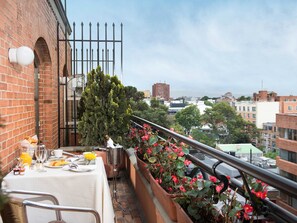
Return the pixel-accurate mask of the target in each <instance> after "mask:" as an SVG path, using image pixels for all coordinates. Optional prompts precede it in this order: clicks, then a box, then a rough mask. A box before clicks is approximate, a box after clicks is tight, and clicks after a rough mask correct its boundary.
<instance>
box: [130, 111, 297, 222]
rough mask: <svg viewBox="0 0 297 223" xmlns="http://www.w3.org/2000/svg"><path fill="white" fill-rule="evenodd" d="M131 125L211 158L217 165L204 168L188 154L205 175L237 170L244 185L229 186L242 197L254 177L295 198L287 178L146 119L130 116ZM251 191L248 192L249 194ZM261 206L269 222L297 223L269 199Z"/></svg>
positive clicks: (296, 192)
mask: <svg viewBox="0 0 297 223" xmlns="http://www.w3.org/2000/svg"><path fill="white" fill-rule="evenodd" d="M131 121H132V122H133V123H134V125H136V126H138V127H140V126H142V124H144V123H145V124H148V125H150V126H151V127H152V128H153V129H154V130H158V131H159V133H160V134H164V135H167V136H169V137H172V138H175V139H177V140H179V141H181V142H184V143H185V144H187V145H189V146H191V148H192V149H193V150H197V151H199V152H202V153H204V154H206V155H209V156H211V157H213V158H216V159H217V160H218V162H216V163H215V164H214V165H213V166H211V167H210V166H209V165H206V164H205V163H204V162H203V161H201V160H200V159H198V158H196V157H195V156H193V155H191V154H188V155H187V158H188V159H189V160H191V161H192V162H193V163H194V164H195V165H197V166H199V168H200V169H202V170H203V171H205V172H206V173H208V174H211V175H215V176H218V178H220V177H219V176H220V175H226V174H224V173H222V172H220V171H218V170H217V169H216V168H217V166H218V165H220V164H221V163H225V164H228V165H230V166H232V167H234V168H236V169H237V170H238V171H239V173H240V175H241V177H242V179H243V183H242V182H241V181H239V180H237V179H236V178H231V183H230V186H231V187H232V188H237V192H238V193H240V194H241V195H242V196H245V194H244V190H243V185H245V186H246V188H249V187H248V185H247V180H246V177H245V174H247V175H250V176H252V177H255V178H257V179H261V181H263V182H265V183H267V184H268V185H269V186H272V187H274V188H276V189H278V190H280V191H282V192H284V193H286V194H288V195H289V196H291V197H294V198H297V183H296V182H294V181H291V180H289V179H286V178H284V177H282V176H280V175H277V174H274V173H272V172H269V171H267V170H265V169H262V168H260V167H257V166H255V165H253V164H251V163H248V162H244V161H242V160H240V159H238V158H236V157H234V156H232V155H229V154H227V153H224V152H222V151H219V150H217V149H214V148H212V147H210V146H207V145H205V144H202V143H200V142H198V141H196V140H193V139H190V138H188V137H186V136H183V135H180V134H178V133H175V132H173V131H171V130H169V129H166V128H164V127H162V126H159V125H157V124H155V123H152V122H150V121H147V120H145V119H142V118H140V117H137V116H133V117H132V120H131ZM249 192H250V191H249ZM264 204H265V205H266V207H265V208H264V207H262V210H265V215H266V216H267V217H269V218H271V219H274V220H275V221H276V222H292V223H293V222H294V223H295V222H297V216H296V215H294V214H292V213H291V212H289V211H288V210H286V209H284V208H283V207H281V206H279V205H277V204H275V203H273V202H272V201H270V200H269V199H267V198H266V199H265V200H264Z"/></svg>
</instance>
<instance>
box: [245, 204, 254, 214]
mask: <svg viewBox="0 0 297 223" xmlns="http://www.w3.org/2000/svg"><path fill="white" fill-rule="evenodd" d="M243 210H244V212H245V213H251V212H253V210H254V209H253V207H252V206H251V205H250V204H245V205H244V206H243Z"/></svg>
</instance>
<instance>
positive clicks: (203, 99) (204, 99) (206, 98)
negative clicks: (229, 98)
mask: <svg viewBox="0 0 297 223" xmlns="http://www.w3.org/2000/svg"><path fill="white" fill-rule="evenodd" d="M208 99H210V98H209V97H208V96H203V97H202V98H201V99H200V100H201V101H207V100H208Z"/></svg>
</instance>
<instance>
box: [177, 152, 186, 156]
mask: <svg viewBox="0 0 297 223" xmlns="http://www.w3.org/2000/svg"><path fill="white" fill-rule="evenodd" d="M177 155H178V156H179V157H181V156H184V155H185V154H184V152H179V153H178V154H177Z"/></svg>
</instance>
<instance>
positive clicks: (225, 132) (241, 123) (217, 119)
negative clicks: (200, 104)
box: [202, 102, 259, 143]
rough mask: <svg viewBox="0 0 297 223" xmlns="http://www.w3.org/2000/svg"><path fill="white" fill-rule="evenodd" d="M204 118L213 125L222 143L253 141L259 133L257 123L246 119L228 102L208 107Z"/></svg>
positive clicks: (204, 120)
mask: <svg viewBox="0 0 297 223" xmlns="http://www.w3.org/2000/svg"><path fill="white" fill-rule="evenodd" d="M202 119H203V122H204V123H209V124H210V125H211V126H212V134H213V135H215V136H216V137H217V140H219V142H220V143H251V142H252V141H253V139H255V138H256V137H258V134H259V133H258V130H257V128H256V126H255V124H253V123H251V122H248V121H245V120H244V119H243V118H242V117H241V116H240V115H239V114H237V113H236V111H235V109H234V108H233V107H231V106H230V105H229V104H228V103H227V102H220V103H217V104H215V105H214V106H213V107H212V108H210V109H206V111H205V113H204V115H203V117H202Z"/></svg>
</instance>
